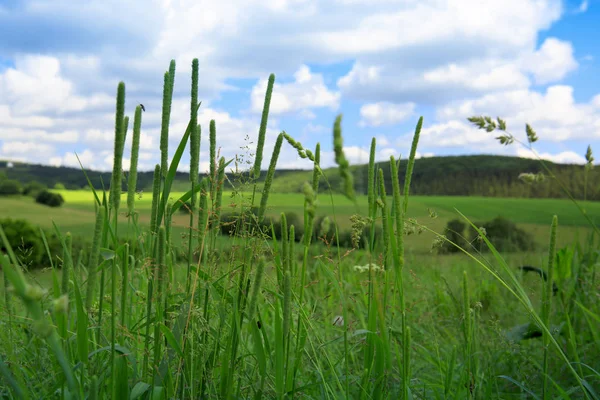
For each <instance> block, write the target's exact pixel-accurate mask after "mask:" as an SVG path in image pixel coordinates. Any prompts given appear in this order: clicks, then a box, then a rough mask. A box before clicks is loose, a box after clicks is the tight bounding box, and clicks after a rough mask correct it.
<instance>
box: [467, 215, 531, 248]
mask: <svg viewBox="0 0 600 400" xmlns="http://www.w3.org/2000/svg"><path fill="white" fill-rule="evenodd" d="M475 225H476V226H477V227H481V228H484V229H485V235H486V237H487V238H488V240H489V241H490V242H492V244H493V245H494V247H496V249H497V250H498V251H505V252H511V251H531V250H535V241H534V239H533V236H532V235H531V234H530V233H528V232H525V231H524V230H522V229H521V228H519V227H517V225H516V224H515V223H514V222H512V221H510V220H508V219H506V218H503V217H496V218H494V219H493V220H492V221H489V222H486V223H478V224H475ZM477 237H478V235H477V232H476V231H475V229H473V228H472V227H471V228H470V237H469V239H470V240H471V242H476V241H477ZM480 249H481V251H489V248H488V247H487V246H486V245H485V243H483V244H482V245H481V246H480Z"/></svg>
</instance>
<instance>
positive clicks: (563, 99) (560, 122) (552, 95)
mask: <svg viewBox="0 0 600 400" xmlns="http://www.w3.org/2000/svg"><path fill="white" fill-rule="evenodd" d="M599 99H600V96H596V97H594V98H593V99H592V100H591V101H590V102H589V103H577V102H576V101H575V98H574V96H573V88H572V87H571V86H566V85H555V86H551V87H549V88H548V89H547V90H546V93H538V92H533V91H528V90H517V91H507V92H503V93H498V94H490V95H486V96H483V97H480V98H478V99H474V100H468V101H464V102H457V103H456V104H453V105H450V106H446V107H442V108H441V109H439V110H438V113H437V115H438V118H439V119H440V120H441V121H446V122H442V124H446V125H448V124H451V125H454V126H463V125H464V121H466V118H467V117H470V116H472V115H492V116H500V117H502V118H504V119H506V120H507V124H508V128H509V130H511V131H512V133H513V134H514V135H519V137H523V136H521V135H523V134H524V127H525V123H529V124H530V125H531V126H532V127H533V128H534V129H535V130H536V132H538V136H539V137H540V140H543V141H549V142H561V141H566V140H573V139H591V140H593V138H600V100H599ZM440 126H441V125H440ZM430 129H432V128H430ZM480 132H482V131H480ZM454 133H456V137H461V139H460V140H462V141H466V140H467V138H464V137H463V136H465V135H467V136H470V135H472V133H471V130H462V132H461V133H458V132H454ZM480 135H481V133H480ZM451 136H453V135H452V133H451V132H448V136H447V137H451ZM488 136H489V135H488Z"/></svg>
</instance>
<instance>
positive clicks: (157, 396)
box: [152, 386, 165, 400]
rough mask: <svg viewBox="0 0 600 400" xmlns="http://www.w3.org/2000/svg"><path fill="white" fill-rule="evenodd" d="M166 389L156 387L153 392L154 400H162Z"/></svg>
mask: <svg viewBox="0 0 600 400" xmlns="http://www.w3.org/2000/svg"><path fill="white" fill-rule="evenodd" d="M164 391H165V388H164V387H162V386H154V390H153V391H152V400H161V399H162V398H163V397H164V396H163V394H164Z"/></svg>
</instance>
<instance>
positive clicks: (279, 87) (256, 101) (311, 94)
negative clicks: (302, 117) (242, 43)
mask: <svg viewBox="0 0 600 400" xmlns="http://www.w3.org/2000/svg"><path fill="white" fill-rule="evenodd" d="M267 82H268V79H266V78H263V79H261V80H260V81H259V82H258V83H257V84H256V85H255V86H254V87H253V88H252V95H251V101H252V105H251V108H252V111H253V112H255V113H260V112H262V109H263V105H264V100H265V92H266V90H267ZM339 103H340V93H339V92H333V91H330V90H329V89H328V88H327V86H325V83H324V82H323V76H322V75H321V74H313V73H311V72H310V68H309V67H308V66H306V65H302V66H301V67H300V68H299V69H298V71H296V73H295V74H294V82H291V83H283V84H281V83H275V84H274V85H273V94H272V97H271V105H270V108H269V113H270V114H273V115H280V114H285V113H291V112H294V111H308V110H309V109H311V108H320V107H328V108H330V109H332V110H336V109H337V108H338V107H339Z"/></svg>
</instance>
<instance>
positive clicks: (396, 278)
mask: <svg viewBox="0 0 600 400" xmlns="http://www.w3.org/2000/svg"><path fill="white" fill-rule="evenodd" d="M174 74H175V63H174V62H172V63H171V65H170V68H169V71H168V72H166V73H165V81H164V88H163V92H164V97H163V102H164V104H163V128H162V131H161V159H160V160H159V163H157V165H156V169H155V173H154V177H155V179H154V184H153V193H141V194H140V193H138V192H137V191H136V165H137V164H136V163H137V152H138V147H139V135H140V130H141V129H142V128H141V126H142V111H141V109H140V107H139V106H138V107H137V108H136V111H135V116H134V120H133V132H132V133H131V134H129V133H127V132H128V125H129V118H128V117H126V116H125V115H124V112H125V84H124V83H120V84H119V86H118V89H117V101H116V112H115V146H114V148H115V155H114V169H113V175H112V180H111V185H110V190H109V191H107V192H102V191H99V190H98V188H94V190H90V191H60V193H61V195H62V196H63V197H64V198H65V204H64V205H63V206H62V207H60V208H56V209H49V208H48V207H45V206H41V205H38V204H35V203H34V202H33V200H31V199H29V198H26V197H7V198H1V199H0V217H6V216H8V217H11V218H23V219H26V220H28V221H30V222H32V223H34V224H36V225H38V226H40V227H42V228H44V229H49V230H54V231H55V232H56V233H57V234H58V235H59V236H60V239H61V242H62V252H60V254H50V255H49V257H48V259H49V260H53V261H52V262H51V264H50V265H48V268H46V269H43V270H38V271H27V270H25V269H24V268H23V265H22V254H20V251H19V249H18V248H12V247H11V246H9V245H8V243H7V239H6V235H5V233H4V230H3V229H0V242H1V243H4V248H5V249H6V250H5V253H6V255H0V262H1V266H2V270H3V274H2V275H3V282H4V283H3V285H2V289H0V290H1V293H2V297H3V299H4V302H3V303H2V308H1V309H0V323H1V324H2V329H0V376H1V378H2V379H1V380H0V397H2V398H8V399H22V398H24V399H29V398H57V399H71V398H74V399H79V398H87V399H97V398H123V399H198V398H202V399H204V398H222V399H237V398H244V399H245V398H254V399H260V398H277V399H284V398H327V399H338V398H344V399H354V398H357V399H384V398H385V399H397V398H400V399H409V398H421V399H466V398H469V399H513V398H514V399H522V398H535V399H551V398H587V399H598V398H599V396H598V387H599V386H600V373H599V372H598V370H599V364H598V360H600V328H599V326H600V298H599V297H598V291H599V287H598V285H599V282H598V278H597V274H596V270H597V266H598V264H599V263H600V255H599V254H600V252H599V251H598V248H599V247H598V246H599V240H598V233H599V231H598V228H597V224H598V222H599V221H600V203H597V202H574V201H570V200H561V199H519V198H509V199H503V198H484V197H434V196H411V195H410V184H411V176H412V172H413V167H414V158H415V153H416V149H417V147H418V140H419V134H420V130H421V127H422V125H423V119H422V118H421V119H419V121H418V123H417V126H416V128H415V134H414V139H413V143H412V148H411V154H410V157H409V159H408V167H407V169H406V171H405V179H404V182H405V183H404V186H403V187H402V188H401V187H400V183H399V171H398V164H397V160H395V159H394V158H393V157H391V159H390V171H388V172H389V176H391V178H392V188H393V189H392V191H391V192H390V193H386V189H385V184H384V178H383V176H384V174H383V171H382V170H376V168H375V163H374V154H375V151H376V141H375V140H373V142H372V146H371V159H370V163H369V170H368V174H369V176H368V195H367V196H359V195H356V193H355V192H354V186H353V179H354V178H353V176H352V174H351V173H350V171H349V165H348V162H347V160H346V158H345V156H344V152H343V136H342V117H341V116H338V118H336V120H335V122H334V124H333V135H332V136H333V143H334V149H335V154H336V164H337V165H338V169H339V174H340V176H341V178H342V184H343V187H342V188H341V193H340V191H339V190H336V191H335V193H334V191H333V190H331V191H329V192H328V193H320V192H319V190H318V189H319V187H322V186H323V185H327V182H324V181H323V179H322V173H321V169H320V165H319V159H320V146H319V145H317V147H316V148H315V149H314V150H309V149H306V148H304V147H303V146H302V144H300V143H298V142H296V141H295V140H294V139H293V138H292V137H291V136H289V135H288V134H287V133H285V132H282V133H281V134H280V135H279V136H278V138H277V142H276V143H275V150H274V152H273V154H272V155H271V157H270V163H269V168H268V172H267V177H266V180H265V181H264V183H261V184H258V183H257V182H256V180H255V179H256V178H257V177H258V175H259V172H260V169H261V168H262V165H264V163H263V157H267V156H266V155H263V154H262V153H263V151H262V146H263V145H264V137H265V131H266V122H267V118H268V113H269V102H270V97H271V92H272V89H273V83H274V76H273V75H271V77H270V79H269V85H268V87H267V92H266V94H265V106H264V111H263V115H262V119H261V128H260V131H259V132H258V141H257V149H256V156H255V160H254V165H253V167H252V169H251V171H250V172H251V174H250V178H249V179H248V180H247V181H245V182H243V183H240V185H239V188H237V190H236V191H235V192H226V191H224V190H223V176H224V172H225V169H226V168H227V164H228V160H226V159H224V158H221V159H217V158H216V157H215V154H216V148H217V139H218V135H217V123H218V121H211V123H210V127H209V130H208V131H209V135H210V154H211V159H210V171H209V176H208V178H204V179H202V180H199V179H198V175H199V174H198V172H199V171H198V164H199V160H198V157H199V135H200V128H199V125H198V124H197V110H198V107H199V106H200V105H199V102H198V93H197V84H198V63H197V60H194V62H193V64H192V82H191V83H192V84H191V101H190V122H189V124H188V127H187V130H186V131H185V132H176V133H173V132H172V133H171V134H175V135H178V136H179V135H181V137H182V138H181V142H180V145H179V146H178V148H177V149H176V151H175V152H174V156H173V158H172V159H171V160H169V159H168V158H167V154H168V143H169V142H168V136H169V134H170V133H169V110H170V102H171V96H172V85H173V79H174ZM471 122H473V123H474V124H476V125H479V126H480V127H481V128H487V126H488V125H492V124H493V125H494V129H498V130H500V131H502V132H501V136H502V135H505V136H507V137H512V136H511V135H510V134H509V133H507V130H506V126H505V124H504V121H502V120H501V119H500V118H498V119H497V122H496V120H491V119H490V118H485V119H483V118H482V119H473V120H472V121H471ZM492 130H493V129H492ZM205 131H206V130H205ZM126 133H127V134H126ZM126 138H128V139H130V140H132V154H131V165H132V169H131V171H128V173H127V174H125V175H124V174H123V171H122V157H123V148H124V141H125V140H126ZM527 140H528V145H529V146H530V145H532V144H533V143H534V142H535V141H536V137H535V132H533V130H532V129H531V131H530V128H529V127H528V131H527ZM283 145H290V146H293V147H294V148H295V149H296V150H297V151H298V154H299V155H300V156H301V157H302V158H307V159H309V160H310V161H312V162H313V164H314V170H313V175H312V180H311V181H309V182H306V183H305V186H304V193H302V194H282V193H270V184H271V182H272V181H273V177H274V176H276V174H277V172H276V166H277V158H278V154H279V151H280V148H281V146H283ZM184 151H189V152H190V156H191V157H190V158H191V163H190V185H189V190H188V191H187V192H172V191H171V185H172V182H173V177H174V172H175V171H176V169H177V167H178V165H179V162H180V159H181V155H182V154H183V152H184ZM83 173H84V171H82V174H83ZM253 178H254V179H253ZM121 182H125V183H126V185H125V186H126V188H127V192H126V193H121V191H122V185H121ZM336 189H337V188H336ZM179 200H181V201H179ZM184 203H189V207H190V212H189V213H182V212H180V211H181V210H180V209H179V208H178V207H181V205H182V204H184ZM286 213H295V214H297V215H298V216H299V218H298V221H299V223H298V226H295V225H290V224H288V221H287V218H288V216H286ZM229 214H235V215H236V216H237V217H236V219H235V220H234V221H233V224H234V225H235V226H236V229H237V230H236V232H237V234H236V235H232V236H228V235H224V234H223V233H222V232H221V230H220V229H219V227H220V226H221V225H222V224H223V223H224V221H225V219H226V218H225V217H226V215H229ZM287 215H289V214H287ZM321 216H327V217H329V218H328V219H326V220H323V219H319V217H321ZM497 216H503V217H505V218H507V219H509V220H511V221H513V222H515V223H517V224H518V226H519V227H521V228H522V229H524V230H525V231H527V232H529V233H531V234H532V235H533V237H534V239H535V243H536V244H537V245H538V246H537V247H536V250H535V251H526V252H500V251H497V250H496V248H495V246H494V244H493V242H494V241H495V239H496V238H493V237H488V236H487V233H486V232H485V231H484V230H483V229H480V227H479V226H478V224H479V223H480V222H483V221H487V220H490V219H492V218H495V217H497ZM269 218H271V219H269ZM273 218H274V219H273ZM456 218H458V219H461V220H462V221H464V222H465V224H467V225H469V224H471V223H473V224H472V227H473V229H475V230H476V232H477V238H476V240H475V241H472V242H468V243H467V245H466V246H465V247H464V248H460V249H459V251H458V252H456V253H453V254H440V253H439V252H438V251H437V249H438V248H439V246H440V245H441V244H442V243H449V244H450V245H451V246H452V245H454V246H455V247H458V245H457V244H456V243H450V241H449V238H448V236H444V228H445V226H446V224H447V223H448V221H450V220H453V219H456ZM264 221H271V223H270V224H267V225H265V224H263V222H264ZM316 221H320V222H319V223H318V224H317V223H316ZM300 225H301V226H300ZM376 227H378V228H379V230H377V229H375V228H376ZM0 228H2V227H0ZM300 228H301V229H302V232H303V234H302V235H301V237H300V238H299V240H294V239H293V238H294V237H295V231H296V229H300ZM364 228H370V230H368V231H364ZM276 229H278V230H279V232H280V235H279V236H277V235H275V234H274V233H275V230H276ZM342 230H348V231H350V232H351V235H352V239H353V243H354V240H356V243H357V245H353V246H352V247H351V248H348V247H342V246H340V237H341V231H342ZM365 232H367V233H365ZM313 233H316V236H317V238H318V239H317V240H313ZM75 237H84V238H87V239H89V243H90V244H89V248H88V249H87V252H86V254H85V257H79V255H77V254H74V253H73V251H72V250H71V246H72V241H73V240H74V239H75ZM359 242H361V243H366V244H365V245H364V246H359V245H358V243H359ZM486 249H487V250H488V251H485V250H486ZM524 265H527V266H530V267H533V273H528V274H523V273H521V271H520V270H519V268H518V267H520V266H524ZM536 272H537V273H539V274H540V275H536ZM542 275H543V276H545V277H546V279H542V278H541V277H540V276H542Z"/></svg>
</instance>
